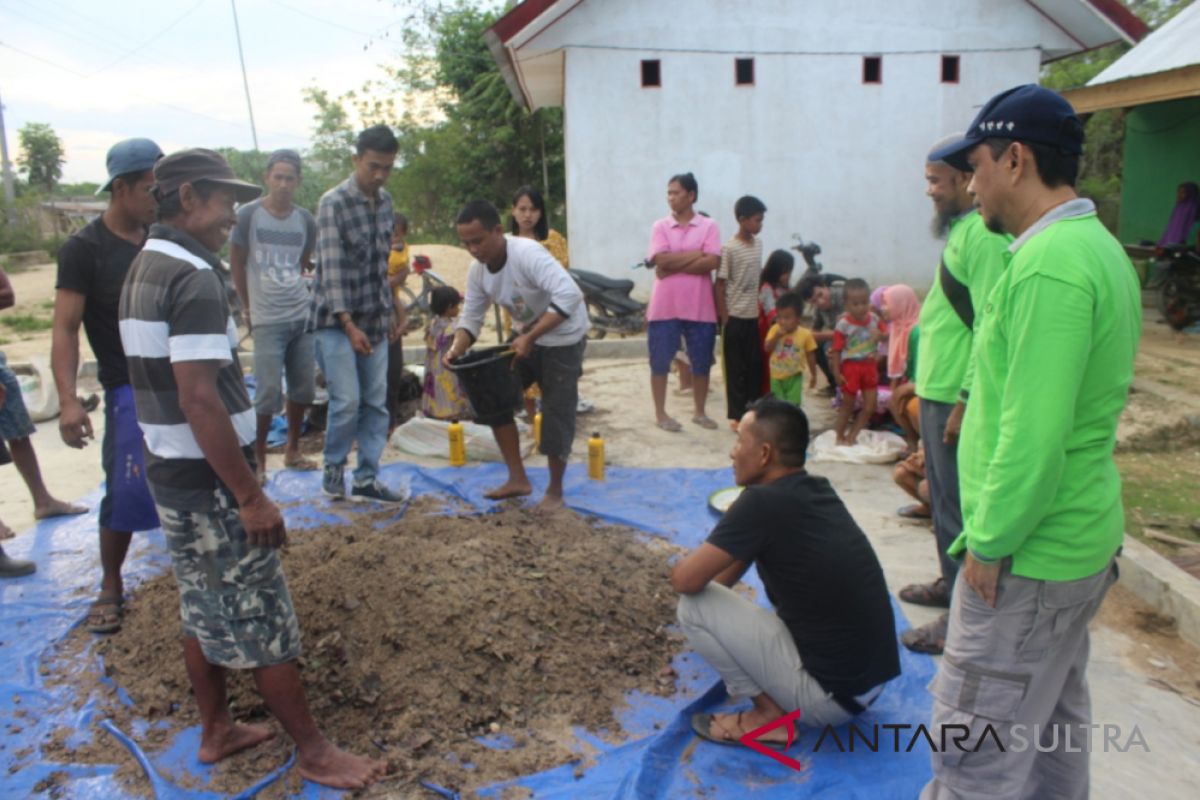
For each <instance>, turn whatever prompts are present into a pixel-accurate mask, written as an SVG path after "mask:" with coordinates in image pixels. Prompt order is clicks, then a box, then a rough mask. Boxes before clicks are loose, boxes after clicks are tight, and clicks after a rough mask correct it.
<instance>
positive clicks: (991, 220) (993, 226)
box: [983, 214, 1008, 233]
mask: <svg viewBox="0 0 1200 800" xmlns="http://www.w3.org/2000/svg"><path fill="white" fill-rule="evenodd" d="M983 225H984V227H986V228H987V229H988V230H989V231H991V232H992V233H1008V231H1006V230H1004V223H1003V222H1001V221H1000V218H999V217H997V216H995V215H992V214H989V215H988V216H985V217H984V218H983Z"/></svg>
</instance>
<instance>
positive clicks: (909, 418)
mask: <svg viewBox="0 0 1200 800" xmlns="http://www.w3.org/2000/svg"><path fill="white" fill-rule="evenodd" d="M879 305H880V313H881V314H882V316H883V318H884V319H885V320H887V323H888V353H887V376H888V380H889V381H890V382H891V390H892V392H891V395H892V396H891V400H890V402H889V407H890V409H891V411H892V417H893V418H894V419H895V420H896V424H898V425H899V426H900V427H901V428H902V429H903V430H904V438H905V440H906V441H907V442H908V447H909V451H910V452H915V451H916V448H917V438H918V437H917V430H918V427H917V425H916V424H915V422H916V415H917V405H918V403H917V397H916V394H915V393H914V392H913V391H912V387H913V385H914V383H913V382H914V381H915V380H916V376H917V341H918V339H919V337H920V333H919V328H918V327H917V317H918V316H920V314H921V301H920V300H918V299H917V294H916V292H914V291H913V290H912V288H911V287H909V286H905V285H904V284H903V283H897V284H895V285H893V286H889V287H887V289H885V290H884V292H883V296H882V298H881V299H880V304H879Z"/></svg>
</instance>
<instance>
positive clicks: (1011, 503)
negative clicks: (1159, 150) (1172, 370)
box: [949, 200, 1142, 581]
mask: <svg viewBox="0 0 1200 800" xmlns="http://www.w3.org/2000/svg"><path fill="white" fill-rule="evenodd" d="M1012 249H1013V251H1014V255H1013V258H1012V261H1011V263H1010V264H1009V266H1008V268H1007V269H1006V270H1005V272H1004V274H1003V275H1002V276H1001V278H1000V280H999V281H998V282H997V284H996V286H995V289H994V290H993V291H992V293H991V295H990V296H989V298H988V300H987V302H985V303H983V304H981V305H980V306H977V307H976V315H977V316H976V321H975V344H974V351H973V354H972V362H973V369H974V379H973V381H972V384H971V393H970V401H969V402H968V404H967V412H966V416H965V418H964V420H963V428H962V435H961V438H960V441H959V446H958V470H959V482H960V491H961V497H962V511H963V532H962V534H961V535H960V536H959V537H958V539H956V540H955V542H954V543H953V544H952V545H951V546H950V550H949V552H950V554H951V555H960V554H961V553H962V552H963V550H964V549H969V550H970V551H971V553H972V554H973V555H976V556H978V557H979V558H981V559H983V560H988V561H990V560H995V559H1000V558H1004V557H1007V556H1011V557H1012V570H1013V573H1014V574H1016V575H1021V576H1024V577H1027V578H1034V579H1039V580H1056V581H1067V580H1076V579H1078V578H1082V577H1086V576H1088V575H1092V574H1095V573H1096V572H1098V571H1099V570H1100V569H1102V568H1103V567H1104V566H1105V564H1107V563H1108V560H1109V559H1110V558H1111V557H1112V555H1113V554H1114V553H1115V552H1116V550H1117V548H1118V547H1119V546H1120V544H1121V540H1122V537H1123V533H1124V512H1123V509H1122V507H1121V481H1120V476H1119V475H1118V473H1117V468H1116V465H1115V463H1114V462H1113V446H1114V444H1115V442H1116V430H1117V419H1118V417H1119V416H1120V414H1121V411H1122V409H1123V408H1124V406H1125V401H1126V397H1127V395H1128V392H1129V385H1130V383H1132V381H1133V361H1134V357H1135V355H1136V353H1137V348H1138V341H1139V339H1140V337H1141V330H1142V311H1141V293H1140V290H1139V286H1138V280H1137V277H1136V275H1135V273H1134V270H1133V266H1132V264H1130V262H1129V259H1128V257H1127V256H1126V255H1125V252H1124V250H1123V249H1122V248H1121V245H1120V244H1119V243H1118V242H1117V240H1116V239H1114V238H1113V237H1112V235H1111V234H1109V233H1108V231H1106V230H1105V229H1104V227H1103V226H1102V225H1101V224H1100V221H1099V220H1098V219H1097V218H1096V214H1095V207H1094V205H1093V204H1092V203H1091V201H1088V200H1073V201H1070V202H1068V203H1064V204H1063V205H1060V206H1059V207H1057V208H1055V209H1053V210H1052V211H1051V212H1050V213H1048V214H1047V215H1046V216H1045V217H1043V218H1042V219H1041V220H1039V222H1038V223H1036V224H1035V225H1034V226H1033V227H1032V228H1031V229H1030V230H1029V231H1027V232H1026V233H1025V234H1024V235H1022V237H1021V238H1019V239H1018V240H1017V241H1016V242H1014V243H1013V245H1012Z"/></svg>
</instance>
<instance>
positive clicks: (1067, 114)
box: [929, 83, 1083, 172]
mask: <svg viewBox="0 0 1200 800" xmlns="http://www.w3.org/2000/svg"><path fill="white" fill-rule="evenodd" d="M985 139H1013V140H1016V141H1018V142H1030V143H1032V144H1044V145H1049V146H1050V147H1056V148H1058V149H1059V150H1060V151H1062V152H1064V153H1067V154H1069V155H1076V156H1077V155H1079V154H1080V153H1082V152H1083V123H1082V122H1080V121H1079V117H1078V116H1077V115H1076V114H1075V109H1073V108H1071V104H1070V103H1068V102H1067V101H1066V99H1065V98H1063V96H1062V95H1060V94H1058V93H1057V92H1052V91H1050V90H1049V89H1043V88H1042V87H1041V86H1038V85H1037V84H1033V83H1028V84H1025V85H1024V86H1017V87H1014V88H1012V89H1009V90H1007V91H1004V92H1001V93H1000V94H998V95H996V96H995V97H993V98H992V99H991V100H988V101H987V105H985V106H984V107H983V109H982V110H981V111H980V112H979V113H978V114H977V115H976V116H975V119H973V120H972V121H971V125H970V126H969V127H968V128H967V132H966V133H965V134H964V135H963V136H962V137H961V138H960V139H957V140H956V141H953V142H950V143H949V144H945V145H942V146H941V147H937V148H935V149H934V150H933V151H932V152H931V153H930V154H929V161H945V162H946V163H947V164H949V165H950V166H952V167H954V168H955V169H959V170H963V171H965V172H969V171H970V170H971V167H970V165H969V164H967V153H969V152H971V150H972V149H974V147H975V146H976V145H977V144H979V143H980V142H982V141H984V140H985Z"/></svg>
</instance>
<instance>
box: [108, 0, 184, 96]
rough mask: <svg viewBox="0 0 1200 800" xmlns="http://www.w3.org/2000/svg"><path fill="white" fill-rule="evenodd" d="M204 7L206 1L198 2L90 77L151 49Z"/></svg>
mask: <svg viewBox="0 0 1200 800" xmlns="http://www.w3.org/2000/svg"><path fill="white" fill-rule="evenodd" d="M202 5H204V0H196V3H195V4H194V5H193V6H192V7H191V8H189V9H188V10H187V11H185V12H183V13H182V14H180V15H179V16H178V17H176V18H175V19H174V20H172V21H171V23H170V24H169V25H167V27H165V28H163V29H162V30H161V31H159V32H158V33H156V34H154V35H153V36H151V37H150V38H149V39H147V40H146V41H144V42H142V43H141V44H139V45H138V46H137V47H134V48H132V49H130V50H127V51H125V52H124V53H122V54H121V55H120V56H119V57H118V58H116V59H114V60H113V61H110V62H109V63H107V64H105V65H104V66H103V67H101V68H100V69H98V70H95V71H94V72H92V73H91V75H89V76H88V77H89V78H90V77H93V76H96V75H99V74H100V73H101V72H104V71H105V70H106V69H109V68H110V67H115V66H116V65H117V64H120V63H121V62H122V61H124V60H125V59H127V58H129V57H130V56H132V55H135V54H138V53H141V52H142V51H143V50H145V49H146V48H147V47H149V46H150V45H151V44H153V43H154V41H155V40H156V39H159V38H161V37H163V36H165V35H166V34H168V33H170V32H171V30H172V29H173V28H174V27H175V26H176V25H178V24H179V23H181V22H183V21H184V20H185V19H187V18H188V17H190V16H191V15H192V13H193V12H194V11H195V10H196V9H198V8H199V7H200V6H202Z"/></svg>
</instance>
